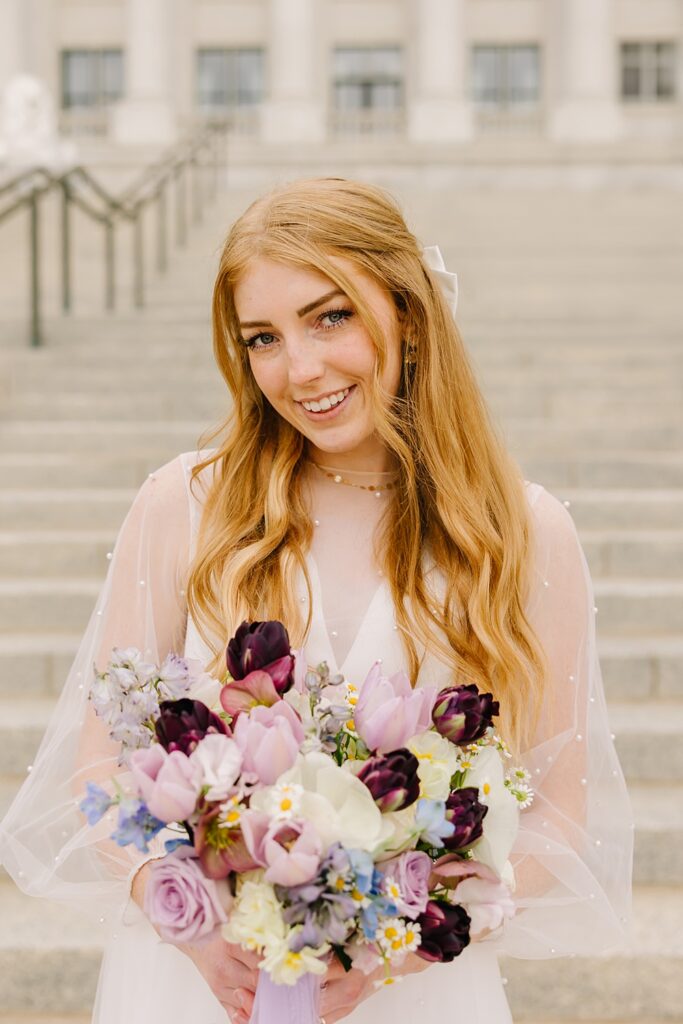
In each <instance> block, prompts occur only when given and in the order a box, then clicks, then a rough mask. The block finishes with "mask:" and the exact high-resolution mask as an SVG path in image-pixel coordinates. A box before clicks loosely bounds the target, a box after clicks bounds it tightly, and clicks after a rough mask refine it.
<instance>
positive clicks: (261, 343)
mask: <svg viewBox="0 0 683 1024" xmlns="http://www.w3.org/2000/svg"><path fill="white" fill-rule="evenodd" d="M275 341H277V338H276V337H275V335H274V334H255V335H254V336H253V337H252V338H246V339H245V342H244V344H245V345H246V346H247V348H252V349H253V348H255V349H260V348H270V346H271V345H272V344H273V342H275Z"/></svg>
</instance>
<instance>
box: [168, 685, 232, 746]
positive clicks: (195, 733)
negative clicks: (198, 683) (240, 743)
mask: <svg viewBox="0 0 683 1024" xmlns="http://www.w3.org/2000/svg"><path fill="white" fill-rule="evenodd" d="M159 709H160V713H159V717H158V719H157V721H156V725H155V729H156V734H157V738H158V740H159V743H161V745H162V747H164V749H165V750H168V752H169V753H171V752H172V751H173V750H180V751H182V752H183V754H188V755H189V754H191V753H192V751H193V750H194V749H195V747H196V746H197V744H198V743H199V741H200V740H203V739H204V737H205V736H207V735H208V734H210V733H222V734H223V735H227V733H228V727H227V725H226V724H225V722H224V721H223V719H222V718H219V716H218V715H216V714H214V712H213V711H210V710H209V708H207V706H206V704H202V702H201V701H200V700H190V699H189V697H183V698H182V699H181V700H164V701H162V702H161V704H160V705H159Z"/></svg>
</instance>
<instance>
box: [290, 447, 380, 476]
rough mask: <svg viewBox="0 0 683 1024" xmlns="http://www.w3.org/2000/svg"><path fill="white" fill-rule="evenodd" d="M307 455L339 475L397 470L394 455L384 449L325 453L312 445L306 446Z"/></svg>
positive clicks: (312, 460) (370, 473)
mask: <svg viewBox="0 0 683 1024" xmlns="http://www.w3.org/2000/svg"><path fill="white" fill-rule="evenodd" d="M307 455H308V458H309V459H310V460H311V462H315V463H317V465H318V466H323V467H324V468H325V469H331V470H337V471H339V472H341V473H366V474H368V475H372V474H375V475H377V474H380V473H385V474H390V473H395V472H396V471H397V469H398V463H397V461H396V458H395V457H394V455H393V454H392V453H391V452H389V451H388V450H387V449H386V448H384V447H379V446H378V447H377V448H375V449H374V450H368V451H361V450H360V449H354V450H353V451H350V452H325V451H322V449H320V448H316V447H315V446H314V445H308V448H307Z"/></svg>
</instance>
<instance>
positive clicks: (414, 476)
mask: <svg viewBox="0 0 683 1024" xmlns="http://www.w3.org/2000/svg"><path fill="white" fill-rule="evenodd" d="M258 257H266V258H269V259H272V260H276V261H279V262H284V263H289V264H293V265H296V266H299V267H304V268H306V269H311V270H315V271H317V272H319V273H323V274H324V275H326V276H327V277H328V278H329V279H330V280H331V281H332V282H333V283H334V284H336V285H337V286H338V287H339V288H340V289H341V290H342V291H343V292H344V293H345V294H346V295H347V296H348V297H349V299H350V300H351V302H352V304H353V305H354V307H355V309H356V311H357V314H358V315H359V316H360V318H361V319H362V321H363V322H364V324H365V325H366V327H367V330H368V332H369V334H370V337H371V339H372V341H373V344H374V346H375V349H376V356H377V358H376V365H375V372H374V380H373V382H372V401H373V405H374V415H375V423H376V430H377V434H378V436H379V437H380V438H381V440H382V441H383V443H384V444H385V446H386V447H387V449H388V450H389V451H390V452H391V453H393V455H394V457H395V461H396V463H397V465H398V471H399V474H400V476H399V481H398V486H397V487H396V489H395V491H394V492H393V496H392V499H391V501H390V502H389V503H388V504H387V507H386V509H385V512H384V515H383V519H382V521H381V524H380V527H381V529H380V536H379V537H378V556H379V558H380V561H381V564H382V567H383V570H384V573H385V577H386V580H387V582H388V584H389V585H390V587H391V593H392V598H393V603H394V608H395V611H396V621H397V623H398V626H399V629H400V630H401V636H402V641H403V645H404V648H405V652H406V657H407V663H408V666H409V672H410V676H411V679H412V681H413V683H415V680H416V678H417V675H418V672H419V669H420V663H421V658H420V654H419V651H420V648H422V649H424V648H429V649H430V650H431V651H433V653H434V654H435V655H436V656H437V657H438V658H440V659H441V660H442V661H444V662H445V663H446V664H450V665H451V666H452V669H453V682H454V683H456V682H463V681H467V682H475V683H477V685H478V686H479V687H480V689H482V688H483V689H485V690H492V691H493V692H494V694H495V696H496V697H497V698H498V699H500V701H501V711H502V714H501V731H502V732H503V733H504V735H505V736H506V738H507V739H508V741H509V742H510V743H511V744H512V745H513V747H515V748H517V749H521V748H522V747H524V746H525V745H526V743H527V742H528V740H529V735H530V732H531V729H532V727H533V724H534V716H533V713H532V714H531V715H530V709H533V708H536V709H538V708H539V707H540V704H541V698H542V695H543V689H544V679H545V673H546V664H545V660H544V654H543V651H542V648H541V646H540V644H539V642H538V639H537V637H536V636H535V634H534V632H533V629H532V627H531V626H530V624H529V622H528V620H527V618H526V616H525V613H524V604H525V600H526V596H527V593H528V586H529V580H530V572H531V566H530V555H529V553H530V551H531V550H532V545H531V544H530V515H529V507H528V503H527V499H526V496H525V494H524V484H523V480H522V474H521V471H520V468H519V466H518V465H517V463H516V462H515V461H514V459H513V458H512V456H511V455H510V454H509V452H508V451H507V449H506V446H505V444H504V443H503V441H502V439H501V437H500V436H499V434H498V432H497V429H496V427H495V426H494V424H493V422H492V420H491V418H490V416H489V413H488V411H487V408H486V405H485V402H484V399H483V396H482V394H481V391H480V389H479V386H478V383H477V381H476V378H475V374H474V372H473V369H472V367H471V365H470V361H469V359H468V355H467V352H466V350H465V347H464V345H463V342H462V339H461V337H460V334H459V332H458V329H457V327H456V324H455V322H454V320H453V316H452V314H451V311H450V309H449V308H448V306H447V305H446V302H445V300H444V298H443V295H442V293H441V290H440V288H439V285H438V282H437V281H436V280H435V279H434V277H433V276H432V274H431V273H430V271H429V268H428V267H427V266H426V265H425V263H424V261H423V259H422V256H421V249H420V246H419V245H418V242H417V240H416V238H415V237H414V235H413V234H412V233H411V232H410V231H409V230H408V228H407V226H406V224H405V222H404V220H403V217H402V215H401V212H400V210H399V209H398V207H397V205H396V204H395V202H394V201H393V200H392V199H391V198H390V197H389V196H387V195H386V194H385V193H384V192H383V191H382V190H381V189H379V188H377V187H374V186H371V185H367V184H361V183H359V182H354V181H348V180H345V179H338V178H317V179H312V180H304V181H297V182H294V183H292V184H288V185H284V186H280V187H278V188H277V189H275V190H274V191H272V192H270V193H269V194H267V195H265V196H264V197H262V198H261V199H259V200H257V201H256V202H255V203H253V204H252V205H251V206H250V207H249V208H248V209H247V210H246V211H245V213H244V214H243V215H242V216H241V217H240V218H239V219H238V220H237V221H236V222H235V223H234V224H233V226H232V228H231V230H230V232H229V234H228V237H227V239H226V242H225V245H224V247H223V250H222V254H221V258H220V265H219V269H218V274H217V277H216V282H215V286H214V291H213V306H212V313H213V346H214V355H215V359H216V362H217V364H218V367H219V370H220V372H221V374H222V376H223V379H224V380H225V382H226V384H227V387H228V389H229V391H230V394H231V395H232V399H233V407H232V411H231V413H230V415H229V416H228V417H227V419H226V420H224V421H223V422H222V423H221V424H220V426H218V427H217V428H216V429H214V430H213V431H209V432H207V433H206V434H205V435H204V436H203V437H202V439H201V442H200V443H201V446H205V445H208V444H209V442H213V441H215V440H216V439H217V438H219V437H220V435H224V437H223V439H222V440H220V441H219V444H218V446H217V447H216V449H215V451H214V452H213V453H212V454H211V456H210V457H209V458H207V459H206V460H204V461H202V462H200V463H198V465H197V466H196V467H195V468H194V470H193V481H192V482H193V483H194V478H195V477H196V476H198V475H199V474H200V473H202V472H203V471H204V470H205V469H207V468H208V467H210V466H212V465H214V464H216V465H214V477H213V483H212V484H211V486H210V488H209V491H208V494H207V496H206V499H205V502H204V509H203V514H202V520H201V524H200V529H199V535H198V540H197V550H196V555H195V558H194V561H193V564H192V566H191V570H190V575H189V580H188V586H187V599H188V606H189V610H190V613H191V614H192V617H193V618H194V620H195V622H196V623H197V627H198V629H199V632H200V634H201V636H202V637H203V639H204V640H205V642H206V643H207V644H208V645H209V646H210V648H211V650H212V651H213V652H214V658H213V660H212V661H211V663H210V665H209V669H210V670H212V671H215V670H216V668H217V667H218V666H219V665H220V664H221V661H222V658H223V652H224V646H225V643H227V640H228V638H229V637H230V635H231V634H232V632H233V631H234V629H235V627H236V626H237V625H238V624H239V623H240V622H241V621H242V620H243V619H244V618H250V619H254V618H277V619H281V620H282V621H283V622H285V623H286V625H287V627H288V629H289V631H290V635H291V637H292V641H293V643H295V644H300V643H302V642H303V641H304V640H305V637H306V634H307V632H308V629H309V627H310V622H311V585H310V579H309V577H308V572H307V567H306V560H305V556H306V551H307V548H308V546H309V544H310V541H311V536H312V527H311V523H310V518H309V514H308V511H307V508H306V506H305V503H304V498H303V488H302V476H303V472H304V468H305V463H306V448H305V439H304V438H303V436H302V435H301V434H300V433H299V432H298V431H297V430H296V429H295V428H294V427H293V426H291V424H289V423H288V422H286V421H285V420H284V419H282V418H281V417H280V416H279V415H278V414H277V413H276V412H275V410H274V409H273V408H272V407H271V406H270V404H269V403H268V402H267V401H266V400H265V399H264V397H263V395H262V393H261V391H260V389H259V388H258V386H257V385H256V383H255V381H254V378H253V376H252V373H251V369H250V366H249V359H248V352H247V349H246V347H245V345H244V344H243V343H242V342H241V341H240V340H239V339H240V330H239V324H238V319H237V314H236V310H235V306H234V299H233V295H234V289H235V286H236V284H237V282H238V281H239V280H240V278H241V276H242V275H243V274H244V273H245V270H246V269H247V267H248V266H249V264H250V262H251V261H252V260H254V259H255V258H258ZM340 257H341V258H342V259H343V260H346V261H348V262H349V263H350V264H352V265H353V266H354V267H355V268H356V269H357V270H360V271H362V272H364V273H365V274H367V275H369V276H370V277H371V278H372V279H373V280H374V281H376V282H377V283H378V284H379V285H380V286H381V287H382V288H383V289H385V291H386V292H387V293H388V294H389V295H390V296H392V297H393V300H394V302H395V304H396V309H397V314H398V316H399V319H400V322H401V327H402V335H403V344H404V345H410V346H411V350H412V351H414V353H415V361H414V362H412V361H408V362H405V361H404V363H403V370H402V379H401V383H400V387H399V391H398V394H397V395H396V396H390V395H386V394H384V393H383V391H382V387H381V384H380V377H381V373H382V369H383V367H384V363H385V358H386V342H385V339H384V337H383V335H382V332H381V330H380V327H379V325H378V323H377V321H376V318H375V317H374V316H373V313H372V311H371V309H370V308H369V307H368V304H367V302H366V300H365V299H364V296H363V294H362V288H359V287H358V286H357V285H356V284H354V281H353V279H351V278H350V277H349V276H348V275H347V274H346V273H345V272H344V270H343V264H342V265H341V266H340V261H339V258H340ZM425 555H426V556H427V560H428V562H431V563H432V564H433V565H435V566H436V567H437V568H438V570H440V576H441V580H442V581H445V585H444V584H443V583H442V585H441V586H440V587H438V588H436V587H435V586H434V585H433V584H431V583H430V573H429V572H428V567H427V566H426V564H425ZM298 573H303V576H304V578H305V580H306V584H307V589H308V606H307V609H305V612H306V613H305V614H304V609H302V605H301V604H300V603H299V602H298V601H297V599H296V597H295V596H294V595H295V594H296V586H295V581H296V578H297V575H298ZM304 608H305V606H304ZM216 639H218V640H219V645H218V646H216V642H215V641H216Z"/></svg>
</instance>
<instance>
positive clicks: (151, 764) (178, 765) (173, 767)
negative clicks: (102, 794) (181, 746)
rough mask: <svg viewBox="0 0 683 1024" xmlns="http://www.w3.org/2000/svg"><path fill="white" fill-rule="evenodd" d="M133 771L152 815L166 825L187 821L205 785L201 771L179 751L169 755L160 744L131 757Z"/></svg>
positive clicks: (139, 789)
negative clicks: (202, 786) (203, 784)
mask: <svg viewBox="0 0 683 1024" xmlns="http://www.w3.org/2000/svg"><path fill="white" fill-rule="evenodd" d="M130 771H131V774H132V776H133V779H134V781H135V784H136V786H137V788H138V792H139V794H140V796H141V797H142V799H143V800H144V802H145V804H146V805H147V807H148V808H149V811H150V813H151V814H153V815H154V817H155V818H158V819H159V820H160V821H163V822H166V823H168V822H171V821H185V819H186V818H189V816H190V815H191V814H192V812H193V811H194V809H195V807H196V805H197V799H198V797H199V792H200V789H201V785H202V778H201V771H200V770H199V767H198V766H197V765H196V764H195V763H194V762H192V761H191V760H190V758H189V757H186V756H185V754H183V753H182V751H180V750H172V751H171V753H170V754H169V753H167V752H166V751H165V750H164V748H163V747H162V746H161V745H160V744H159V743H153V744H152V746H151V747H149V748H147V749H146V750H135V751H133V753H132V754H131V756H130Z"/></svg>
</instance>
